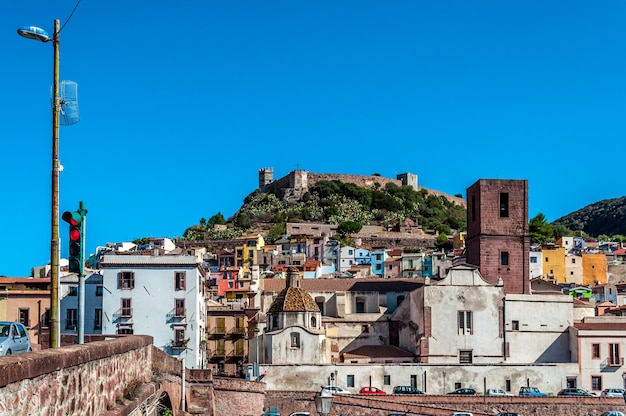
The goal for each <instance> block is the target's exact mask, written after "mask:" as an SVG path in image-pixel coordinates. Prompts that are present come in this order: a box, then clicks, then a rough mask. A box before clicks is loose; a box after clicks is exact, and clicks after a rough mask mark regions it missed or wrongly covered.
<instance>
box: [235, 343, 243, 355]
mask: <svg viewBox="0 0 626 416" xmlns="http://www.w3.org/2000/svg"><path fill="white" fill-rule="evenodd" d="M235 355H237V356H242V355H244V348H243V339H238V340H237V341H235Z"/></svg>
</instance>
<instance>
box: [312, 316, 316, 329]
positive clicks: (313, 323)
mask: <svg viewBox="0 0 626 416" xmlns="http://www.w3.org/2000/svg"><path fill="white" fill-rule="evenodd" d="M311 328H317V319H315V317H314V316H312V317H311Z"/></svg>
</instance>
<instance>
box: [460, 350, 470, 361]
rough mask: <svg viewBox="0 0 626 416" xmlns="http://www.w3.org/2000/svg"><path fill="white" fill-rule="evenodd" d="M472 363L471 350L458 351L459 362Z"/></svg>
mask: <svg viewBox="0 0 626 416" xmlns="http://www.w3.org/2000/svg"><path fill="white" fill-rule="evenodd" d="M471 363H472V350H461V351H459V364H471Z"/></svg>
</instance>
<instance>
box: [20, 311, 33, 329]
mask: <svg viewBox="0 0 626 416" xmlns="http://www.w3.org/2000/svg"><path fill="white" fill-rule="evenodd" d="M19 314H20V316H19V320H18V322H19V323H20V324H22V325H24V326H27V327H28V326H30V317H29V309H28V308H20V310H19Z"/></svg>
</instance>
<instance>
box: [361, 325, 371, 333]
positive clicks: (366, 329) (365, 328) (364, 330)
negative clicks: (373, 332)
mask: <svg viewBox="0 0 626 416" xmlns="http://www.w3.org/2000/svg"><path fill="white" fill-rule="evenodd" d="M361 332H362V333H364V334H367V333H369V332H370V326H369V325H361Z"/></svg>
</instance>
